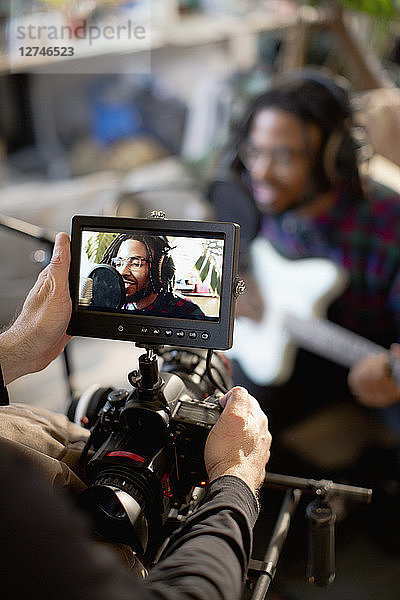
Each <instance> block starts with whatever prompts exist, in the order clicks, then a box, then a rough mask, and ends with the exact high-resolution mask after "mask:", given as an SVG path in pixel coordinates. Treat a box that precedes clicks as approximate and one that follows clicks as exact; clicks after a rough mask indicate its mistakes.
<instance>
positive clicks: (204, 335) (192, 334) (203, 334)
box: [140, 327, 210, 340]
mask: <svg viewBox="0 0 400 600" xmlns="http://www.w3.org/2000/svg"><path fill="white" fill-rule="evenodd" d="M140 333H142V334H143V335H152V336H153V335H155V336H159V335H164V336H165V337H173V336H174V335H175V336H176V337H177V338H180V339H182V338H185V337H188V338H189V339H190V340H196V339H197V338H198V337H199V338H200V339H202V340H209V339H210V334H209V333H208V331H185V330H183V329H168V328H167V329H161V328H160V327H142V328H141V330H140Z"/></svg>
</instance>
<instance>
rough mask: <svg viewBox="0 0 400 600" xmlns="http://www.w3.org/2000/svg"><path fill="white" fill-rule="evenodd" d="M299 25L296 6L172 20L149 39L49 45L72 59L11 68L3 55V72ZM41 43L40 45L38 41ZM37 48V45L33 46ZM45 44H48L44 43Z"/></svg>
mask: <svg viewBox="0 0 400 600" xmlns="http://www.w3.org/2000/svg"><path fill="white" fill-rule="evenodd" d="M296 22H297V13H296V10H295V7H293V11H292V12H290V11H287V12H286V13H285V14H282V15H277V14H273V13H272V12H271V11H267V10H265V11H260V12H258V11H254V12H250V13H248V14H246V15H243V16H241V17H239V16H226V15H217V16H215V17H214V18H211V17H210V16H207V15H195V16H188V17H181V18H179V19H177V20H175V21H174V20H172V21H170V22H168V23H167V25H166V26H165V27H161V25H158V26H157V25H154V27H152V28H151V32H150V36H149V38H148V40H135V39H133V40H132V39H131V40H118V41H116V40H108V41H106V40H103V42H102V43H101V44H100V43H95V44H93V46H91V47H90V46H89V45H88V43H87V42H81V41H79V40H74V41H73V42H72V43H71V41H70V40H57V41H56V42H54V41H49V42H47V45H48V46H71V47H73V48H74V56H71V57H51V58H50V57H47V56H44V57H43V56H40V57H38V56H36V57H21V60H18V63H16V62H15V61H14V62H13V65H12V67H11V68H10V60H9V57H7V56H4V55H0V73H8V72H11V73H17V72H30V71H39V70H40V71H45V70H49V71H51V70H52V68H57V66H58V65H60V66H61V65H62V64H65V63H66V62H73V63H77V62H79V61H84V60H90V59H95V58H100V57H105V56H124V55H125V56H129V55H135V54H136V55H137V54H140V53H146V52H150V51H154V50H158V49H162V48H164V47H175V48H183V47H193V46H201V45H206V44H214V43H218V42H223V41H229V40H230V39H234V38H238V37H240V36H248V35H252V34H253V35H255V34H258V33H260V32H262V31H274V30H281V29H287V28H290V27H293V26H294V25H295V24H296ZM36 44H37V42H36ZM32 45H33V44H32ZM42 45H45V44H42Z"/></svg>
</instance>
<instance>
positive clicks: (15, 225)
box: [0, 214, 74, 400]
mask: <svg viewBox="0 0 400 600" xmlns="http://www.w3.org/2000/svg"><path fill="white" fill-rule="evenodd" d="M0 227H3V228H4V229H7V230H8V231H12V232H13V233H16V234H20V235H23V236H26V237H29V238H31V239H34V240H37V241H38V242H40V243H42V244H44V245H45V246H47V248H48V250H49V252H50V254H51V253H52V251H53V247H54V240H55V234H54V233H53V232H50V231H47V230H46V229H44V228H42V227H38V226H37V225H33V224H32V223H27V222H26V221H22V220H21V219H16V218H15V217H9V216H7V215H4V214H0ZM62 354H63V359H64V370H65V377H66V385H67V390H68V395H69V397H70V400H72V399H73V396H74V391H73V389H72V384H71V373H72V370H71V361H70V354H69V349H68V346H65V348H64V350H63V353H62Z"/></svg>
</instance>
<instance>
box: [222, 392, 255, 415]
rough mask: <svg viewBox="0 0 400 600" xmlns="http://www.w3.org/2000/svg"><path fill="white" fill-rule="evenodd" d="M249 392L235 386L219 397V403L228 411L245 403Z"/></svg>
mask: <svg viewBox="0 0 400 600" xmlns="http://www.w3.org/2000/svg"><path fill="white" fill-rule="evenodd" d="M248 396H249V393H248V391H247V390H246V389H245V388H243V387H240V386H235V387H234V388H232V389H231V390H229V392H227V393H226V394H225V395H224V396H222V398H220V399H219V403H220V405H221V406H222V408H223V409H225V410H226V411H228V410H229V409H232V408H233V407H234V406H237V405H239V404H243V403H244V404H245V403H246V402H247V399H248Z"/></svg>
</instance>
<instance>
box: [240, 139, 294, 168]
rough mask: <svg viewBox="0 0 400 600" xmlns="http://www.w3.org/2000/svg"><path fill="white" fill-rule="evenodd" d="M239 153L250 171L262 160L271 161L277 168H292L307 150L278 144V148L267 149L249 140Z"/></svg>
mask: <svg viewBox="0 0 400 600" xmlns="http://www.w3.org/2000/svg"><path fill="white" fill-rule="evenodd" d="M238 155H239V158H240V160H241V161H242V163H243V164H244V166H245V167H246V169H248V170H249V171H251V170H252V169H254V168H255V166H256V165H257V163H259V162H260V160H262V161H264V162H266V161H271V162H272V163H273V165H274V166H275V168H276V169H278V170H280V171H285V170H288V169H290V168H292V167H293V165H294V164H295V163H296V160H297V158H299V157H300V156H304V155H305V151H304V150H299V149H297V148H288V147H287V146H277V147H276V148H270V149H269V150H267V149H264V148H263V149H261V148H256V147H255V146H253V145H252V144H250V143H248V142H247V143H244V144H242V145H241V146H240V148H239V151H238Z"/></svg>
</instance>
